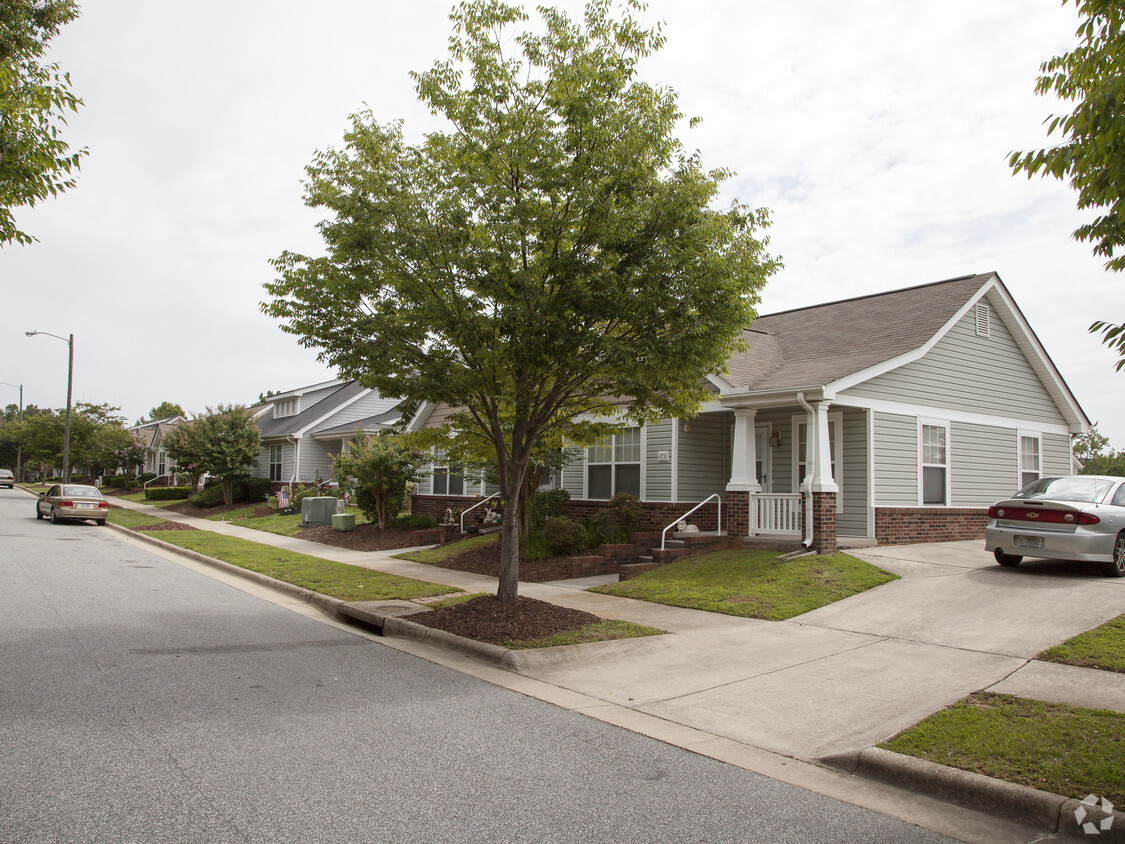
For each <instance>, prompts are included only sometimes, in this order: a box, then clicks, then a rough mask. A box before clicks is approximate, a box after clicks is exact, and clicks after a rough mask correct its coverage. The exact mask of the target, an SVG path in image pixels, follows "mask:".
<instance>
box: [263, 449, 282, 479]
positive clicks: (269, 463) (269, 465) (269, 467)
mask: <svg viewBox="0 0 1125 844" xmlns="http://www.w3.org/2000/svg"><path fill="white" fill-rule="evenodd" d="M275 448H276V449H277V462H276V463H275V462H274V459H273V450H274V449H275ZM274 466H277V467H278V470H277V477H276V478H274V476H273V467H274ZM266 477H268V478H269V479H270V480H271V481H282V480H284V479H285V446H283V445H280V444H277V443H271V444H270V446H269V453H268V454H267V455H266Z"/></svg>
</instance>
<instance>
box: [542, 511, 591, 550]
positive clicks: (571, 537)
mask: <svg viewBox="0 0 1125 844" xmlns="http://www.w3.org/2000/svg"><path fill="white" fill-rule="evenodd" d="M543 538H544V539H545V540H546V541H547V547H548V548H549V549H550V550H551V553H552V554H555V555H558V554H577V553H578V552H579V551H582V550H584V549H585V548H587V547H588V543H587V539H586V526H585V525H583V524H582V523H581V522H576V521H575V520H574V519H572V518H570V517H569V516H555V517H554V518H551V519H548V520H547V524H546V525H544V527H543Z"/></svg>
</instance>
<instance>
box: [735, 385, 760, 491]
mask: <svg viewBox="0 0 1125 844" xmlns="http://www.w3.org/2000/svg"><path fill="white" fill-rule="evenodd" d="M756 414H757V411H756V410H754V409H753V408H748V407H736V408H735V409H734V451H733V453H732V455H731V468H730V483H728V484H727V489H728V490H740V491H743V492H749V493H750V494H751V495H753V494H754V493H756V492H761V491H762V485H761V484H759V483H758V475H757V472H756V471H755V464H756V463H757V461H758V454H757V444H756V442H755V439H754V417H755V415H756Z"/></svg>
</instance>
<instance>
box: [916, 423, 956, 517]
mask: <svg viewBox="0 0 1125 844" xmlns="http://www.w3.org/2000/svg"><path fill="white" fill-rule="evenodd" d="M948 442H949V427H948V426H947V425H929V424H926V423H922V425H921V446H922V447H921V457H922V503H923V504H942V505H944V504H948V503H949V493H948V489H949V447H948Z"/></svg>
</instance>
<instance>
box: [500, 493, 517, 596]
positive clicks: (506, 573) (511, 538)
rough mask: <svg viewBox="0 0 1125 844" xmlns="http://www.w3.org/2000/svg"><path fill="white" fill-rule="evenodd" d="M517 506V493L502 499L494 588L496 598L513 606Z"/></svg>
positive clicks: (515, 569)
mask: <svg viewBox="0 0 1125 844" xmlns="http://www.w3.org/2000/svg"><path fill="white" fill-rule="evenodd" d="M517 490H518V487H517ZM519 506H520V502H519V494H518V492H517V494H516V495H509V496H507V498H505V499H504V522H503V524H501V526H500V582H499V583H498V584H497V586H496V597H497V598H499V599H500V600H501V601H502V602H503V603H505V604H514V603H515V602H516V598H518V597H519V581H520V529H519Z"/></svg>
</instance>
